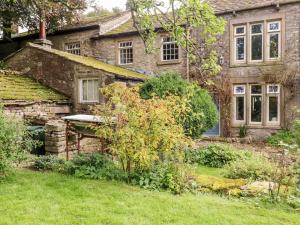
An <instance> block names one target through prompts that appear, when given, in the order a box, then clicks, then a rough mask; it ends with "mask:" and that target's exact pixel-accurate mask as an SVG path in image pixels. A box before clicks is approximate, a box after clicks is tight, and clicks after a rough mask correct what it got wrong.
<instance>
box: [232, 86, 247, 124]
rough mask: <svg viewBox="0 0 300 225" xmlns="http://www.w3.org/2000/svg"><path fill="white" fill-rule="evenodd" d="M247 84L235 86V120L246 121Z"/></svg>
mask: <svg viewBox="0 0 300 225" xmlns="http://www.w3.org/2000/svg"><path fill="white" fill-rule="evenodd" d="M245 94H246V86H245V85H236V86H234V99H235V113H234V114H235V120H236V121H245Z"/></svg>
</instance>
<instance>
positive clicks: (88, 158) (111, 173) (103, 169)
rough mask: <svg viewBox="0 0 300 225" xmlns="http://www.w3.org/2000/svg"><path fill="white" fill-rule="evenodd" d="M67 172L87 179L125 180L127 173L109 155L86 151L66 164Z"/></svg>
mask: <svg viewBox="0 0 300 225" xmlns="http://www.w3.org/2000/svg"><path fill="white" fill-rule="evenodd" d="M65 172H66V173H68V174H71V175H75V176H76V177H80V178H86V179H98V180H101V179H107V180H124V179H125V177H126V176H125V175H126V174H125V173H124V172H122V170H120V169H119V167H118V166H117V165H116V164H115V162H114V161H113V160H112V157H111V156H109V155H103V154H100V153H85V154H79V155H77V156H75V157H74V158H73V159H72V160H71V161H70V162H69V163H68V164H67V166H66V169H65Z"/></svg>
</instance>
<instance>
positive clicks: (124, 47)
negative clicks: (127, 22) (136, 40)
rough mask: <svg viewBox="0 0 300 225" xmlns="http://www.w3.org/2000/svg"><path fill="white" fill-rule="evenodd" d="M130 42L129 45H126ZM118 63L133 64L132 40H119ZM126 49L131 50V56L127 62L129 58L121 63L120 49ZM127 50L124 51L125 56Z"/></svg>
mask: <svg viewBox="0 0 300 225" xmlns="http://www.w3.org/2000/svg"><path fill="white" fill-rule="evenodd" d="M128 43H130V45H128V46H127V45H126V44H128ZM122 44H125V46H122ZM118 46H119V65H130V64H133V42H132V41H122V42H119V45H118ZM123 50H125V51H128V50H131V51H132V58H131V62H129V58H126V60H125V63H122V51H123ZM127 54H128V52H126V54H125V55H126V57H127Z"/></svg>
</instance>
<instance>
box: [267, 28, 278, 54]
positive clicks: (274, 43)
mask: <svg viewBox="0 0 300 225" xmlns="http://www.w3.org/2000/svg"><path fill="white" fill-rule="evenodd" d="M269 38H270V39H269V41H270V43H269V44H270V52H269V54H270V58H278V56H279V34H270V37H269Z"/></svg>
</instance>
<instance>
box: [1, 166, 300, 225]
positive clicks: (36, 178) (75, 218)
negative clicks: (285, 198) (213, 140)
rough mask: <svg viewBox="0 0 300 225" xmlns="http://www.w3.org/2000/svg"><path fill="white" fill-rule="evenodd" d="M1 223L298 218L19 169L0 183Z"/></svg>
mask: <svg viewBox="0 0 300 225" xmlns="http://www.w3.org/2000/svg"><path fill="white" fill-rule="evenodd" d="M0 203H1V204H0V215H1V216H0V224H1V225H45V224H49V225H53V224H55V225H77V224H78V225H87V224H89V225H101V224H103V225H106V224H107V225H108V224H109V225H145V224H153V225H160V224H170V225H171V224H172V225H194V224H195V225H202V224H203V225H236V224H241V225H257V224H260V225H263V224H265V225H277V224H283V225H292V224H297V222H299V221H300V214H296V213H293V212H290V211H287V210H285V209H282V208H279V207H278V206H275V207H270V206H269V207H267V206H265V207H264V206H261V207H259V205H254V204H250V203H247V202H243V201H241V200H237V199H226V198H222V197H219V196H216V195H200V196H195V195H192V194H187V195H183V196H174V195H171V194H169V193H167V192H164V193H159V192H149V191H145V190H142V189H140V188H138V187H134V186H128V185H126V184H123V183H117V182H106V181H93V180H81V179H76V178H73V177H68V176H64V175H60V174H55V173H40V172H33V171H24V170H22V171H17V173H16V175H14V176H13V177H12V178H11V179H9V180H8V181H5V182H3V183H0Z"/></svg>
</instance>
